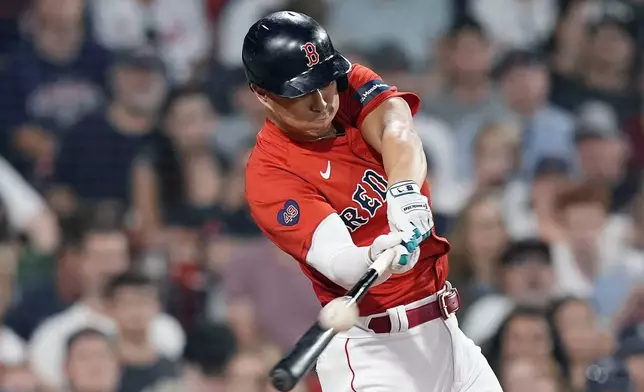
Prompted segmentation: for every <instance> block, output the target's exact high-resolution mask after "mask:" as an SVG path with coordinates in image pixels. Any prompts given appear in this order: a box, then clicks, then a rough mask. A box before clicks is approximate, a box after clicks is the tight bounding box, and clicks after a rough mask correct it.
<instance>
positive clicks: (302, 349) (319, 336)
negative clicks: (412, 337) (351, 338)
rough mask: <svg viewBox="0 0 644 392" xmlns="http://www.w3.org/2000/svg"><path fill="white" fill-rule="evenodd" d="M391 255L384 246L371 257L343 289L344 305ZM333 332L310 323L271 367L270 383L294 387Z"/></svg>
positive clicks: (366, 286)
mask: <svg viewBox="0 0 644 392" xmlns="http://www.w3.org/2000/svg"><path fill="white" fill-rule="evenodd" d="M394 255H395V253H394V251H393V250H391V249H388V250H386V251H385V252H383V253H382V254H381V255H380V256H379V257H378V258H377V259H376V261H374V263H373V264H372V265H371V268H369V270H367V272H365V274H364V275H363V276H362V278H360V280H359V281H358V283H356V284H355V285H354V286H353V287H352V288H351V290H349V291H348V292H347V294H346V296H347V297H350V298H351V299H350V300H349V301H348V303H347V306H350V305H351V304H354V303H358V302H360V300H361V299H362V298H363V297H364V296H365V294H367V291H369V289H370V288H371V286H373V284H374V283H375V282H376V280H377V279H378V277H379V276H380V275H382V274H383V273H384V272H385V271H386V270H387V268H388V267H389V266H390V265H391V263H392V261H393V258H394ZM337 333H338V332H337V331H335V330H334V329H332V328H330V329H325V328H323V327H322V326H321V325H320V323H319V322H316V323H315V324H313V326H311V328H309V330H308V331H306V333H305V334H304V335H302V337H301V338H300V340H298V341H297V343H295V346H294V347H293V349H292V350H291V351H290V352H289V353H288V354H286V356H284V357H283V358H282V359H281V360H280V361H279V362H278V363H277V365H275V366H274V367H273V369H272V370H271V372H270V374H269V377H270V379H271V383H272V384H273V387H275V388H276V389H277V390H278V391H281V392H287V391H290V390H292V389H293V388H295V385H296V384H297V383H298V382H299V381H300V379H302V377H304V376H305V375H306V374H307V373H308V372H309V371H310V370H311V369H312V368H313V366H314V365H315V362H316V361H317V359H318V357H319V356H320V354H322V351H324V349H325V348H326V347H327V346H328V344H329V343H330V342H331V339H333V337H334V336H335V335H336V334H337Z"/></svg>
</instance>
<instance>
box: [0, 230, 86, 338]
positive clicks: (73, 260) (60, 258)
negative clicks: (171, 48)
mask: <svg viewBox="0 0 644 392" xmlns="http://www.w3.org/2000/svg"><path fill="white" fill-rule="evenodd" d="M81 230H82V227H81V225H80V222H78V219H77V220H76V222H74V223H73V224H69V225H67V227H66V228H65V229H63V240H62V243H61V244H60V247H59V250H58V252H57V254H56V259H55V261H54V263H55V271H54V272H53V273H52V274H51V275H49V274H48V275H47V276H45V277H38V279H34V280H33V281H32V282H31V283H30V284H27V285H26V286H25V287H23V288H22V290H21V295H20V296H19V297H18V300H17V301H16V302H15V303H14V305H13V306H12V307H11V309H10V311H9V312H8V313H7V318H6V321H7V324H8V325H10V326H11V328H13V329H14V330H15V331H16V333H17V334H18V335H20V336H21V337H22V338H23V339H25V340H29V339H31V335H32V334H33V332H34V330H35V329H36V327H37V326H38V325H39V324H40V323H42V322H43V321H44V320H45V319H47V318H49V317H50V316H53V315H54V314H56V313H60V312H62V311H64V310H65V309H67V307H69V306H70V305H71V304H72V303H74V302H75V301H76V300H77V299H78V298H79V297H80V294H81V291H82V287H81V274H80V269H81V265H82V245H83V244H82V241H83V234H82V233H81V232H80V231H81Z"/></svg>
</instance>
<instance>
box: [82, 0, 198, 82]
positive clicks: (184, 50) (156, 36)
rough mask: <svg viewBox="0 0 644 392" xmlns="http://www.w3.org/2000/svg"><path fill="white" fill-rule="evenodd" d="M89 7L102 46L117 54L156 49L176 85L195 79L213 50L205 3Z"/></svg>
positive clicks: (119, 1) (111, 0)
mask: <svg viewBox="0 0 644 392" xmlns="http://www.w3.org/2000/svg"><path fill="white" fill-rule="evenodd" d="M88 5H89V8H90V11H91V15H92V22H93V24H92V25H93V27H94V32H95V33H96V37H97V39H98V40H99V41H100V42H101V43H102V44H104V45H105V46H106V47H108V48H110V49H112V50H115V51H121V50H133V49H137V48H140V47H143V46H146V45H151V46H153V47H155V48H156V49H157V50H158V51H159V53H160V54H161V57H162V58H163V60H164V62H165V63H166V64H167V65H168V76H169V77H170V79H171V80H172V81H174V82H176V83H185V82H187V81H188V80H189V79H190V78H192V77H193V76H194V70H195V67H196V66H198V65H199V63H200V62H201V61H203V60H204V58H205V57H206V55H207V54H208V50H209V49H210V47H211V42H210V41H211V34H210V29H209V26H208V21H207V19H206V15H205V13H204V5H203V1H200V0H182V1H181V2H179V3H178V2H176V1H174V0H92V1H89V2H88Z"/></svg>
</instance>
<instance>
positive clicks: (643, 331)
mask: <svg viewBox="0 0 644 392" xmlns="http://www.w3.org/2000/svg"><path fill="white" fill-rule="evenodd" d="M616 355H617V357H619V358H621V359H622V360H624V362H626V367H627V369H628V373H629V375H630V376H631V379H632V381H633V384H635V391H638V392H639V391H642V390H644V324H643V323H639V324H633V325H629V326H627V327H625V328H623V329H622V330H621V331H619V334H618V349H617V353H616Z"/></svg>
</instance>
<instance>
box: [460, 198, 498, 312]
mask: <svg viewBox="0 0 644 392" xmlns="http://www.w3.org/2000/svg"><path fill="white" fill-rule="evenodd" d="M449 238H450V242H451V244H452V250H451V253H450V274H449V280H450V281H451V282H452V283H454V285H455V286H457V287H458V288H459V291H460V292H461V301H462V302H461V303H462V305H461V306H462V307H463V308H464V309H467V306H468V305H469V304H471V303H472V301H473V300H474V299H476V298H479V297H481V296H483V295H486V294H489V293H492V292H494V291H495V290H496V287H497V284H498V275H497V270H498V266H499V262H500V257H501V254H502V252H503V251H504V250H505V248H506V246H507V244H508V236H507V232H506V229H505V224H504V222H503V218H502V216H501V209H500V205H499V201H498V199H497V198H496V197H494V196H493V195H490V194H485V193H484V194H477V195H474V196H472V198H471V199H470V200H469V202H468V203H467V205H466V206H465V207H464V208H463V210H462V211H461V213H460V215H459V217H458V218H457V221H456V224H455V225H454V229H453V231H452V235H451V236H450V237H449Z"/></svg>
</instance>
